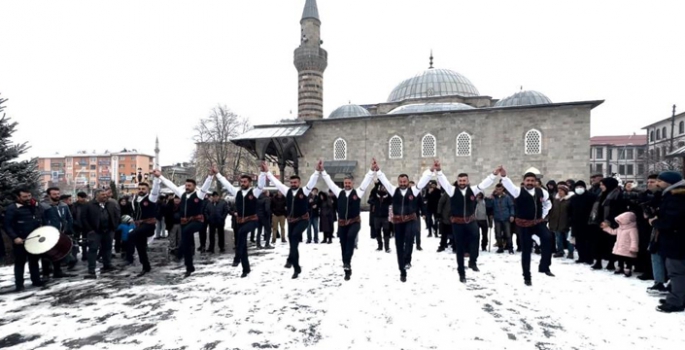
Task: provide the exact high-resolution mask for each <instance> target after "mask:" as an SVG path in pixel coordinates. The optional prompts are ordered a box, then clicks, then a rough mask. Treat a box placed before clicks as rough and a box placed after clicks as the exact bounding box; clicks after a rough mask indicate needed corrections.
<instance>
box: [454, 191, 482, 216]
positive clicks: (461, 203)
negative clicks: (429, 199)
mask: <svg viewBox="0 0 685 350" xmlns="http://www.w3.org/2000/svg"><path fill="white" fill-rule="evenodd" d="M475 213H476V196H474V195H473V191H472V190H471V187H470V186H467V187H466V196H464V195H463V194H461V190H459V187H455V188H454V195H453V196H452V197H451V198H450V214H451V215H452V216H458V217H464V218H468V217H470V216H472V215H473V214H475Z"/></svg>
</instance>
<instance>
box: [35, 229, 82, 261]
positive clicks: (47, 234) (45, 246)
mask: <svg viewBox="0 0 685 350" xmlns="http://www.w3.org/2000/svg"><path fill="white" fill-rule="evenodd" d="M73 244H74V243H73V242H72V241H71V238H69V236H67V235H65V234H60V233H59V231H58V230H57V229H56V228H54V227H52V226H43V227H39V228H37V229H35V230H33V232H31V234H30V235H29V236H28V237H26V239H25V240H24V248H26V251H27V252H29V254H33V255H45V256H46V257H47V258H48V259H50V260H52V261H60V260H62V259H64V258H65V257H66V256H67V255H69V254H70V253H71V248H72V246H73Z"/></svg>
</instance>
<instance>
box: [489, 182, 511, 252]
mask: <svg viewBox="0 0 685 350" xmlns="http://www.w3.org/2000/svg"><path fill="white" fill-rule="evenodd" d="M492 202H493V215H494V218H495V239H497V247H498V249H497V253H500V254H501V253H504V250H505V249H507V250H508V251H509V254H514V245H513V243H512V242H511V223H512V222H514V218H515V216H516V213H515V211H514V200H513V199H511V196H509V195H508V194H506V193H504V186H502V184H497V185H496V186H495V192H494V194H493V198H492Z"/></svg>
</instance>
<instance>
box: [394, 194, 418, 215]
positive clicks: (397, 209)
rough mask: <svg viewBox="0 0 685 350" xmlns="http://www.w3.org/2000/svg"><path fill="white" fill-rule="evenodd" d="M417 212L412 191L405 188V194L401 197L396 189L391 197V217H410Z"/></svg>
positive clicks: (415, 199)
mask: <svg viewBox="0 0 685 350" xmlns="http://www.w3.org/2000/svg"><path fill="white" fill-rule="evenodd" d="M418 210H419V206H418V198H416V196H414V192H413V191H412V189H411V188H407V193H406V194H405V195H404V196H403V195H402V192H401V191H400V189H399V187H398V188H397V189H396V190H395V194H394V195H393V196H392V213H393V215H411V214H416V212H417V211H418Z"/></svg>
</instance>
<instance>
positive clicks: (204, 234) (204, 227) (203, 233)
mask: <svg viewBox="0 0 685 350" xmlns="http://www.w3.org/2000/svg"><path fill="white" fill-rule="evenodd" d="M208 226H209V225H208V224H207V223H206V222H203V223H202V228H201V229H200V248H202V249H205V247H206V246H207V227H208Z"/></svg>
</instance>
